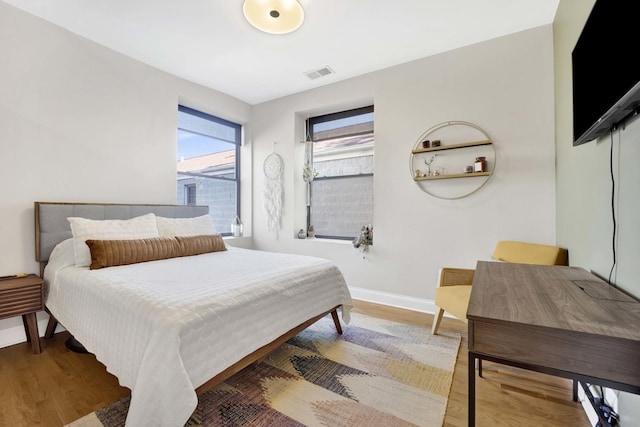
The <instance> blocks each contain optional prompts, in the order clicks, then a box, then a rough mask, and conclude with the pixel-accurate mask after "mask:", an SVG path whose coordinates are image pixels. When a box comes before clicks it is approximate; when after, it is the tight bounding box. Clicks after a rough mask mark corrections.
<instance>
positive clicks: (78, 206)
mask: <svg viewBox="0 0 640 427" xmlns="http://www.w3.org/2000/svg"><path fill="white" fill-rule="evenodd" d="M34 213H35V220H36V261H38V262H40V263H45V262H47V261H48V260H49V255H50V254H51V251H53V248H54V247H55V246H56V245H57V244H58V243H60V242H62V241H63V240H66V239H68V238H70V237H71V226H70V225H69V221H67V218H68V217H70V216H76V217H82V218H88V219H130V218H135V217H137V216H140V215H145V214H148V213H154V214H156V215H157V216H163V217H167V218H192V217H196V216H200V215H205V214H207V213H209V207H208V206H181V205H125V204H107V203H57V202H35V206H34Z"/></svg>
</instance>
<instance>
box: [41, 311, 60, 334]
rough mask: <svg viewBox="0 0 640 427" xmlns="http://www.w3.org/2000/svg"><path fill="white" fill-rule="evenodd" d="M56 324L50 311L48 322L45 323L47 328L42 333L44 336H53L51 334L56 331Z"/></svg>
mask: <svg viewBox="0 0 640 427" xmlns="http://www.w3.org/2000/svg"><path fill="white" fill-rule="evenodd" d="M57 326H58V321H57V320H56V318H55V317H53V315H52V314H51V313H49V323H47V330H46V331H45V333H44V337H45V338H51V337H53V334H54V333H55V332H56V327H57Z"/></svg>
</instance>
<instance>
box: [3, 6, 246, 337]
mask: <svg viewBox="0 0 640 427" xmlns="http://www.w3.org/2000/svg"><path fill="white" fill-rule="evenodd" d="M0 55H1V56H2V58H3V60H2V66H0V183H1V184H0V185H1V188H2V191H1V193H0V194H1V196H0V218H2V221H0V236H2V237H1V239H0V276H1V275H9V274H15V273H18V272H25V273H38V269H39V267H38V264H37V263H36V262H35V249H34V247H35V245H34V219H33V203H34V201H71V202H110V203H169V204H173V203H175V197H176V194H175V191H176V190H175V188H176V187H175V179H176V175H175V171H176V166H175V165H176V162H175V160H176V126H177V105H178V103H179V102H182V103H185V105H188V106H190V107H193V108H198V109H202V110H203V111H206V112H208V113H211V114H214V115H218V116H221V117H223V118H225V119H228V120H232V121H235V122H237V123H241V124H244V123H247V122H248V121H249V118H250V114H251V106H249V105H248V104H246V103H243V102H241V101H238V100H237V99H234V98H231V97H229V96H226V95H224V94H222V93H219V92H216V91H212V90H208V89H205V88H203V87H201V86H197V85H194V84H192V83H189V82H186V81H184V80H181V79H178V78H176V77H173V76H170V75H168V74H166V73H164V72H161V71H158V70H156V69H154V68H151V67H148V66H146V65H143V64H141V63H139V62H137V61H134V60H132V59H130V58H128V57H125V56H123V55H120V54H117V53H114V52H113V51H110V50H108V49H105V48H104V47H102V46H99V45H97V44H95V43H93V42H90V41H88V40H86V39H83V38H80V37H77V36H75V35H73V34H71V33H69V32H67V31H66V30H63V29H61V28H59V27H56V26H53V25H51V24H49V23H47V22H45V21H43V20H41V19H39V18H36V17H33V16H31V15H29V14H27V13H24V12H22V11H20V10H18V9H16V8H14V7H12V6H9V5H7V4H6V3H3V2H0ZM247 131H248V128H247ZM242 156H243V161H246V162H247V167H246V168H245V169H246V175H245V176H244V177H245V178H247V181H248V182H249V181H250V164H251V155H250V144H246V145H245V147H244V148H243V153H242ZM250 203H251V191H250V188H247V189H246V191H244V197H243V206H244V208H245V209H246V212H247V216H249V213H248V212H250V209H251V206H250ZM247 227H249V229H248V230H247V233H250V224H247ZM39 318H40V320H41V321H44V320H45V319H46V315H44V313H40V315H39ZM40 332H41V333H42V332H43V329H42V327H41V330H40ZM22 340H24V330H23V327H22V322H21V320H20V319H19V318H12V319H5V320H0V343H2V344H6V343H13V342H20V341H22Z"/></svg>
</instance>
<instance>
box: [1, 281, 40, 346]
mask: <svg viewBox="0 0 640 427" xmlns="http://www.w3.org/2000/svg"><path fill="white" fill-rule="evenodd" d="M41 310H44V280H42V279H41V278H40V277H38V276H36V275H35V274H28V275H26V276H21V277H7V278H3V279H0V319H4V318H6V317H14V316H22V322H23V323H24V331H25V334H26V336H27V341H31V346H32V347H33V352H34V353H40V352H41V351H42V349H41V347H40V335H39V334H38V321H37V319H36V312H38V311H41Z"/></svg>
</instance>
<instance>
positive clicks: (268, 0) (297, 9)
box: [242, 0, 304, 34]
mask: <svg viewBox="0 0 640 427" xmlns="http://www.w3.org/2000/svg"><path fill="white" fill-rule="evenodd" d="M242 12H243V13H244V16H245V18H247V21H249V23H250V24H251V25H253V26H254V27H256V28H257V29H259V30H260V31H264V32H265V33H269V34H287V33H290V32H292V31H295V30H297V29H298V28H300V25H302V21H304V9H302V6H301V5H300V3H298V1H297V0H244V4H243V5H242Z"/></svg>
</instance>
